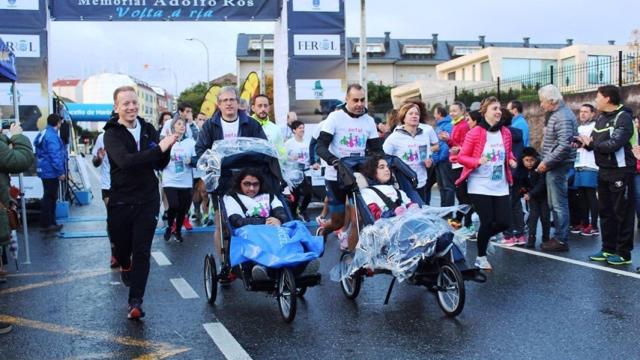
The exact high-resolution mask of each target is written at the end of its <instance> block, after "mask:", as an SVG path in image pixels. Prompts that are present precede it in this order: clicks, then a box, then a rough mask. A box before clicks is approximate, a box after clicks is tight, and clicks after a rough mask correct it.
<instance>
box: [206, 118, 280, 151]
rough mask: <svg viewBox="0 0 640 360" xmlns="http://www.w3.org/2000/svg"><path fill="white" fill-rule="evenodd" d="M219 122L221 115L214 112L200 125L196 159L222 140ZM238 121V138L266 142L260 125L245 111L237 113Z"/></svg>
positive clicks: (265, 136)
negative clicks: (257, 139)
mask: <svg viewBox="0 0 640 360" xmlns="http://www.w3.org/2000/svg"><path fill="white" fill-rule="evenodd" d="M221 121H223V120H222V113H221V112H220V111H216V113H215V114H213V117H212V118H210V119H209V120H207V121H205V123H204V124H203V125H202V129H201V130H200V133H199V134H198V142H196V157H197V158H198V159H199V158H200V156H202V154H203V153H204V152H205V151H207V150H208V149H211V145H213V142H214V141H216V140H222V139H223V136H224V135H223V133H222V123H221ZM238 121H239V122H240V128H239V129H238V137H254V138H260V139H265V140H267V135H265V133H264V131H263V130H262V127H261V126H260V124H258V122H257V121H255V120H254V119H252V118H250V117H249V116H248V115H247V113H246V112H245V111H242V110H239V111H238Z"/></svg>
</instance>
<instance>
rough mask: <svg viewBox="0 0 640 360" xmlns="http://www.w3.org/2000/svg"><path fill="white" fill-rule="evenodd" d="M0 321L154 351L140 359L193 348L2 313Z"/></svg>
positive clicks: (166, 356)
mask: <svg viewBox="0 0 640 360" xmlns="http://www.w3.org/2000/svg"><path fill="white" fill-rule="evenodd" d="M0 321H1V322H5V323H9V324H13V325H16V326H24V327H28V328H32V329H38V330H44V331H48V332H52V333H57V334H64V335H71V336H79V337H84V338H89V339H94V340H100V341H107V342H112V343H117V344H121V345H126V346H134V347H140V348H146V349H151V350H153V351H154V352H153V353H150V354H144V355H141V356H139V357H137V358H136V359H139V360H143V359H144V360H146V359H166V358H168V357H171V356H175V355H177V354H181V353H184V352H187V351H189V350H191V349H190V348H176V347H174V346H173V345H171V344H168V343H165V342H159V341H158V342H156V341H149V340H141V339H136V338H132V337H128V336H114V335H112V334H109V333H107V332H104V331H95V330H88V329H78V328H73V327H70V326H63V325H57V324H51V323H45V322H41V321H36V320H30V319H25V318H19V317H14V316H8V315H2V314H0Z"/></svg>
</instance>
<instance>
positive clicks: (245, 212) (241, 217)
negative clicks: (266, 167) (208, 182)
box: [222, 168, 287, 228]
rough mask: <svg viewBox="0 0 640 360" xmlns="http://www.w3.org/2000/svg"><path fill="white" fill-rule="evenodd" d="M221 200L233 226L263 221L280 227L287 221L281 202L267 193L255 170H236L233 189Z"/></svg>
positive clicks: (262, 179)
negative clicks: (238, 171) (237, 171)
mask: <svg viewBox="0 0 640 360" xmlns="http://www.w3.org/2000/svg"><path fill="white" fill-rule="evenodd" d="M222 200H223V201H224V206H225V208H226V210H227V217H228V218H229V223H230V224H231V226H233V227H234V228H239V227H242V226H245V225H265V224H266V225H273V226H280V225H282V223H283V222H285V221H286V220H287V215H286V212H285V210H284V207H283V205H282V202H280V200H278V198H277V197H276V196H274V195H273V194H272V193H270V192H269V189H267V188H266V186H265V182H264V178H263V176H262V174H261V173H260V171H258V170H256V169H251V168H246V169H243V170H242V171H240V173H238V175H237V176H236V178H235V180H234V184H233V188H232V189H231V191H229V194H228V195H225V196H224V197H223V199H222Z"/></svg>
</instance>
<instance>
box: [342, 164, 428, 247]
mask: <svg viewBox="0 0 640 360" xmlns="http://www.w3.org/2000/svg"><path fill="white" fill-rule="evenodd" d="M361 174H362V175H363V177H364V179H362V177H360V179H359V181H358V185H359V187H360V194H361V196H362V199H363V200H364V203H365V205H366V206H367V207H368V208H369V210H370V211H371V214H372V215H373V218H374V220H378V219H380V218H390V217H395V216H399V215H402V214H404V213H405V212H406V211H407V209H411V208H414V207H418V206H419V205H418V204H416V203H414V202H412V201H411V199H409V196H407V194H406V193H405V192H404V191H402V190H401V189H398V188H396V186H395V184H394V178H393V176H392V174H391V169H390V168H389V164H388V163H387V160H385V158H384V157H382V156H379V155H375V156H372V157H371V158H370V159H368V160H367V161H366V162H365V163H364V164H363V165H362V167H361ZM357 178H358V177H357ZM363 180H364V181H363ZM365 181H366V183H367V184H366V185H365V184H364V182H365ZM355 217H356V211H355V209H352V211H351V220H352V224H356V223H360V224H361V223H362V219H359V220H360V221H358V222H356V219H355ZM358 233H359V231H358V230H356V231H350V233H349V240H348V246H347V244H341V247H342V248H343V249H344V248H346V247H348V249H349V250H350V251H353V249H355V247H356V245H357V244H358Z"/></svg>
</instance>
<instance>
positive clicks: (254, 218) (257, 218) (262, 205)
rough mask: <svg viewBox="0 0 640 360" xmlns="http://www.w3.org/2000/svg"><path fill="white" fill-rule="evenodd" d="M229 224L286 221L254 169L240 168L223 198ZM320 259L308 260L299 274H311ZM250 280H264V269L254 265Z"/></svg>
mask: <svg viewBox="0 0 640 360" xmlns="http://www.w3.org/2000/svg"><path fill="white" fill-rule="evenodd" d="M223 201H224V206H225V208H226V210H227V216H228V219H229V224H230V225H231V226H232V227H233V228H235V229H237V228H240V227H243V226H245V225H272V226H281V225H282V224H283V223H284V222H286V221H287V213H286V211H285V210H284V206H283V205H282V202H281V201H280V200H279V199H278V198H277V197H276V196H274V195H273V193H270V191H269V189H268V187H267V185H266V182H265V181H264V177H263V176H262V174H261V173H260V171H258V170H257V169H254V168H245V169H242V170H241V171H240V172H239V173H238V175H236V177H235V181H234V183H233V187H232V188H231V191H229V193H228V194H227V195H225V196H224V197H223ZM319 267H320V261H319V260H318V259H313V260H312V261H311V262H309V263H308V264H307V265H306V267H305V269H304V271H303V273H302V274H301V275H300V276H306V275H315V274H316V273H317V272H318V269H319ZM251 275H252V279H253V280H254V281H266V280H269V279H270V277H269V275H268V274H267V268H266V267H265V266H263V265H259V264H256V265H254V266H253V268H252V270H251Z"/></svg>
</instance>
